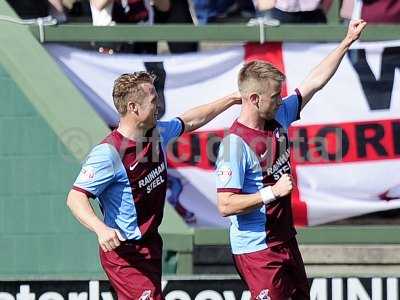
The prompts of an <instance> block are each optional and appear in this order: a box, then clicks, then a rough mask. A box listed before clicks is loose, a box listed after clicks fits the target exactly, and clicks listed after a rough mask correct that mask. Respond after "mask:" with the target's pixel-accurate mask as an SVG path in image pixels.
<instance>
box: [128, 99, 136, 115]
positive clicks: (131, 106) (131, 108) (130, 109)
mask: <svg viewBox="0 0 400 300" xmlns="http://www.w3.org/2000/svg"><path fill="white" fill-rule="evenodd" d="M138 111H139V108H138V105H137V103H135V102H133V101H129V102H128V104H127V112H128V113H135V114H137V113H138Z"/></svg>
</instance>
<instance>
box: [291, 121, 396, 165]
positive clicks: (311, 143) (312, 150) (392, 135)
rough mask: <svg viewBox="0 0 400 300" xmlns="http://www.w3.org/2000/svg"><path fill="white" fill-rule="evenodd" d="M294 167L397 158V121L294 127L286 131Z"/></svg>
mask: <svg viewBox="0 0 400 300" xmlns="http://www.w3.org/2000/svg"><path fill="white" fill-rule="evenodd" d="M289 136H290V140H291V143H292V154H293V158H294V162H295V163H296V164H297V165H316V164H336V163H349V162H363V161H375V160H386V159H398V158H400V141H399V138H400V120H399V119H396V120H376V121H363V122H351V123H350V122H349V123H339V124H330V125H326V124H324V125H307V126H295V127H292V128H291V129H290V131H289Z"/></svg>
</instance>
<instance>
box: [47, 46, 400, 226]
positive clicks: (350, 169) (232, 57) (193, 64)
mask: <svg viewBox="0 0 400 300" xmlns="http://www.w3.org/2000/svg"><path fill="white" fill-rule="evenodd" d="M335 47H336V44H304V43H303V44H295V43H283V44H282V43H266V44H263V45H259V44H247V45H243V46H237V47H233V48H228V49H222V50H218V51H211V52H205V53H195V54H185V55H165V56H139V55H129V54H116V55H111V56H106V55H103V54H98V53H94V52H88V51H83V50H77V49H74V48H69V47H64V46H59V45H50V46H48V51H49V52H50V54H51V55H52V56H53V57H54V58H55V60H56V61H57V62H58V63H59V64H60V66H61V67H62V68H63V70H64V71H65V73H66V74H67V75H68V77H69V78H70V79H71V80H72V81H73V82H74V84H75V85H76V86H77V87H78V89H79V90H80V91H81V92H82V93H83V94H84V96H85V97H86V99H87V100H88V101H89V102H90V104H91V105H92V106H93V108H94V109H95V110H96V111H97V112H98V114H99V115H100V116H101V117H102V118H103V120H104V121H105V122H107V123H108V124H109V125H110V126H112V125H115V124H117V122H118V115H117V113H116V111H115V109H114V106H113V101H112V96H111V94H112V86H113V83H114V80H115V79H116V78H117V77H118V76H119V75H120V74H122V73H128V72H134V71H139V70H149V71H152V72H154V73H156V74H157V75H158V77H159V78H160V81H159V82H158V83H157V89H158V93H159V95H160V98H161V101H162V103H163V111H162V114H163V117H162V118H163V119H170V118H173V117H175V116H178V115H180V114H181V113H182V112H184V111H186V110H188V109H190V108H192V107H194V106H197V105H200V104H204V103H207V102H209V101H211V100H214V99H217V98H219V97H222V96H224V95H226V94H228V93H231V92H234V91H235V90H237V74H238V72H239V70H240V68H241V67H242V65H243V63H244V62H245V61H247V60H252V59H263V60H267V61H270V62H272V63H273V64H274V65H276V66H277V67H278V68H279V69H280V70H281V71H283V72H284V73H285V74H286V76H287V81H286V84H285V86H284V87H283V91H282V92H283V94H289V93H292V92H293V91H294V89H295V88H296V87H297V86H298V85H299V84H300V83H301V81H302V80H303V79H304V78H305V77H306V75H307V74H308V73H309V72H310V71H311V69H312V68H313V67H315V66H316V65H317V64H318V63H319V62H320V61H321V60H322V59H323V58H324V57H325V56H327V55H328V53H329V52H330V51H332V50H333V49H334V48H335ZM399 71H400V42H380V43H360V44H357V45H355V46H354V47H353V48H352V50H351V51H350V52H349V54H348V55H347V56H346V57H345V58H344V60H343V62H342V64H341V65H340V67H339V69H338V71H337V73H336V75H335V76H334V77H333V78H332V79H331V81H330V82H329V83H328V84H327V86H325V87H324V89H323V90H322V91H320V92H319V93H317V94H316V95H315V96H314V99H312V101H311V102H310V103H309V104H308V105H307V106H306V107H305V108H304V110H303V111H302V113H301V120H299V121H298V122H296V123H295V124H294V126H292V127H291V128H290V132H289V134H290V136H291V137H292V141H293V149H292V153H291V155H292V171H293V173H294V175H295V177H296V179H297V189H296V190H295V191H294V193H293V199H292V203H293V210H294V217H295V223H296V224H297V225H317V224H323V223H328V222H332V221H336V220H341V219H346V218H349V217H354V216H359V215H363V214H368V213H372V212H377V211H385V210H390V209H395V208H400V172H399V170H400V72H399ZM239 112H240V106H236V107H234V108H231V109H229V110H228V111H226V112H224V113H223V114H222V115H220V116H218V117H217V118H216V119H215V120H214V121H212V122H210V123H209V124H207V125H206V126H205V127H203V128H202V129H201V130H199V131H198V132H196V133H192V134H187V135H184V136H182V137H181V138H180V139H179V140H178V141H177V142H176V143H175V144H174V145H173V146H172V147H170V151H169V167H170V171H169V173H170V174H171V176H172V177H173V178H174V183H175V184H176V185H175V186H174V185H171V187H170V189H169V191H168V195H167V198H169V199H170V200H171V199H172V200H171V201H172V202H174V201H175V203H176V201H180V202H181V203H182V204H183V205H184V206H186V207H188V208H189V210H191V211H193V212H194V213H195V214H196V218H197V223H196V224H195V225H196V226H201V227H204V226H206V227H218V226H227V225H228V221H227V220H226V219H224V218H222V217H220V216H219V214H218V212H217V209H216V188H215V179H214V167H213V163H214V161H215V156H216V150H217V148H218V143H219V141H220V139H221V137H222V136H223V135H224V132H225V130H226V129H227V128H229V127H230V125H231V124H232V122H233V121H234V120H235V118H237V116H238V115H239ZM177 197H178V198H179V199H175V198H177Z"/></svg>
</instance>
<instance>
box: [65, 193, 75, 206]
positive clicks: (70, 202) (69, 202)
mask: <svg viewBox="0 0 400 300" xmlns="http://www.w3.org/2000/svg"><path fill="white" fill-rule="evenodd" d="M66 204H67V206H68V208H69V209H72V206H73V196H72V190H71V191H70V192H69V193H68V196H67V200H66Z"/></svg>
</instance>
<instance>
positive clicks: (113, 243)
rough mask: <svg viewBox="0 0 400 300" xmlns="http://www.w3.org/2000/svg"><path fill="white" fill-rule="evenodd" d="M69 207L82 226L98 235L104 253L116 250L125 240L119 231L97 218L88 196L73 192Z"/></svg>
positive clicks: (70, 193)
mask: <svg viewBox="0 0 400 300" xmlns="http://www.w3.org/2000/svg"><path fill="white" fill-rule="evenodd" d="M67 205H68V207H69V209H70V210H71V212H72V214H73V215H74V217H75V218H76V219H77V220H78V221H79V222H80V223H81V224H82V225H84V226H85V227H86V228H88V229H89V230H91V231H93V232H95V233H96V234H97V238H98V241H99V244H100V247H101V248H102V249H103V251H105V252H107V251H112V250H114V249H115V248H117V247H118V246H119V245H120V241H123V240H124V239H123V237H122V236H121V234H120V233H119V231H118V230H116V229H113V228H110V227H108V226H107V225H106V224H104V223H103V222H102V221H101V220H100V219H99V218H98V217H97V216H96V214H95V212H94V210H93V207H92V205H91V204H90V200H89V198H88V197H87V196H86V194H84V193H82V192H79V191H76V190H71V191H70V192H69V194H68V197H67Z"/></svg>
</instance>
